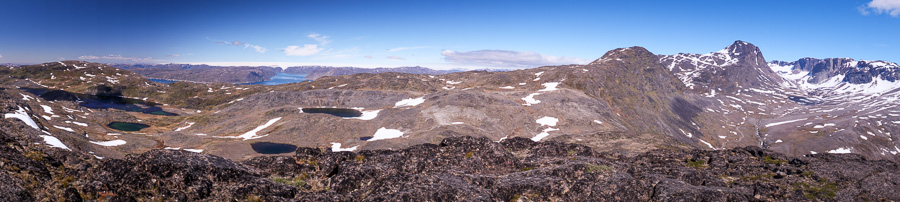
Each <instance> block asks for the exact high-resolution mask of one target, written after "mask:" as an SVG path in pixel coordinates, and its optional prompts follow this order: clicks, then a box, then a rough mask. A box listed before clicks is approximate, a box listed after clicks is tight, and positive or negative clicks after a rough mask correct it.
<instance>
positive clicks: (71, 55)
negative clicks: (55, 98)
mask: <svg viewBox="0 0 900 202" xmlns="http://www.w3.org/2000/svg"><path fill="white" fill-rule="evenodd" d="M260 2H264V3H260ZM898 15H900V0H874V1H871V0H855V1H854V0H850V1H812V0H799V1H566V0H564V1H437V0H435V1H199V0H189V1H95V0H85V1H67V0H58V1H44V0H28V1H18V0H0V63H23V64H29V63H41V62H49V61H58V60H61V59H65V60H86V61H91V62H104V63H209V64H219V65H235V64H251V65H288V66H289V65H329V66H359V67H396V66H425V67H432V68H437V69H450V68H466V69H472V68H526V67H534V66H539V65H553V64H570V63H587V62H590V61H592V60H595V59H597V58H599V57H601V56H602V55H603V54H604V53H605V52H606V51H609V50H611V49H615V48H619V47H630V46H643V47H645V48H647V49H648V50H650V51H652V52H654V53H656V54H675V53H679V52H685V53H708V52H713V51H717V50H719V49H722V48H724V47H725V46H728V45H729V44H731V43H732V42H733V41H734V40H743V41H747V42H751V43H753V44H755V45H757V46H759V47H760V48H761V49H762V51H763V53H764V56H766V59H768V60H788V61H793V60H797V59H799V58H802V57H816V58H826V57H851V58H856V59H867V60H886V61H892V62H900V37H898V36H900V18H898Z"/></svg>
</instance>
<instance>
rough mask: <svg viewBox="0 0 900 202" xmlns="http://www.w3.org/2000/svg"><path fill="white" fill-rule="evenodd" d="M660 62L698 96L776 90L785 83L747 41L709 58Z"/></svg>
mask: <svg viewBox="0 0 900 202" xmlns="http://www.w3.org/2000/svg"><path fill="white" fill-rule="evenodd" d="M659 61H660V63H662V64H663V65H664V66H666V67H668V68H669V70H670V71H671V72H672V73H673V74H675V75H676V76H678V78H679V79H681V81H682V82H683V83H684V84H685V85H686V86H687V87H688V88H690V89H694V90H698V92H710V90H716V91H726V92H735V91H737V90H739V89H742V88H748V87H763V86H766V87H775V86H776V85H774V84H777V83H779V82H780V81H781V79H780V78H779V77H778V75H777V74H775V72H773V71H772V70H770V69H769V68H767V65H766V59H765V57H763V55H762V52H761V51H760V50H759V48H758V47H756V46H754V45H753V44H750V43H747V42H743V41H735V42H734V43H733V44H731V45H729V46H728V47H725V48H724V49H722V50H719V51H716V52H712V53H707V54H690V53H679V54H675V55H660V56H659ZM706 88H709V89H706Z"/></svg>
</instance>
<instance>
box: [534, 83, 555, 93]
mask: <svg viewBox="0 0 900 202" xmlns="http://www.w3.org/2000/svg"><path fill="white" fill-rule="evenodd" d="M541 85H543V86H544V89H541V90H538V91H554V90H559V89H558V88H556V86H558V85H559V82H548V83H543V84H541Z"/></svg>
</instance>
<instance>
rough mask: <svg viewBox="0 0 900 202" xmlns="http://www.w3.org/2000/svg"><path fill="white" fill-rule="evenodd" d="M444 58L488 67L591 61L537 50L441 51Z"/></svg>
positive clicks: (459, 62) (452, 61)
mask: <svg viewBox="0 0 900 202" xmlns="http://www.w3.org/2000/svg"><path fill="white" fill-rule="evenodd" d="M441 55H443V56H444V60H446V61H448V62H451V63H456V64H461V65H477V66H486V67H513V68H527V67H538V66H546V65H564V64H586V63H588V62H589V61H588V60H585V59H581V58H574V57H557V56H549V55H544V54H540V53H535V52H519V51H509V50H477V51H468V52H456V51H452V50H444V51H441Z"/></svg>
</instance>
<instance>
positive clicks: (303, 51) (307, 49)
mask: <svg viewBox="0 0 900 202" xmlns="http://www.w3.org/2000/svg"><path fill="white" fill-rule="evenodd" d="M306 37H309V38H310V39H313V40H316V42H318V44H303V46H302V47H301V46H288V47H286V48H284V53H285V54H286V55H288V56H310V55H315V54H318V53H320V52H322V50H325V48H324V47H320V46H325V45H326V44H328V43H331V40H328V36H325V35H321V34H318V33H311V34H309V35H306ZM326 53H332V52H331V50H328V51H326ZM327 57H344V55H343V53H342V52H341V51H338V52H335V53H334V54H330V55H327Z"/></svg>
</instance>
